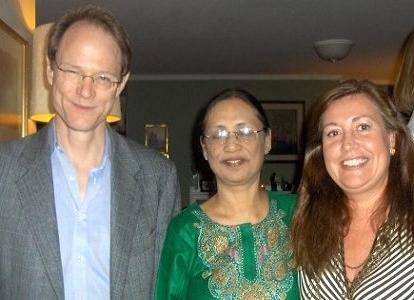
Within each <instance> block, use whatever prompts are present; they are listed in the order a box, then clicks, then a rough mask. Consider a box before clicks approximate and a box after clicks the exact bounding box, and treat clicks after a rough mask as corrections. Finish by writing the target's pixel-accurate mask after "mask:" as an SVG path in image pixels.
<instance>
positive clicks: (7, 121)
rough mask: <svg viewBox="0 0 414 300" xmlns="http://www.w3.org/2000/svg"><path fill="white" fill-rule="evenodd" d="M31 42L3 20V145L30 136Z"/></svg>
mask: <svg viewBox="0 0 414 300" xmlns="http://www.w3.org/2000/svg"><path fill="white" fill-rule="evenodd" d="M28 60H29V48H28V42H27V41H26V40H24V39H23V38H22V37H21V36H20V35H19V34H18V33H17V32H16V31H15V30H14V29H12V28H11V27H10V26H8V25H7V24H6V23H5V22H3V21H2V20H1V19H0V78H1V80H0V142H5V141H9V140H13V139H17V138H20V137H24V136H26V135H27V122H28V120H27V114H28V108H27V105H28Z"/></svg>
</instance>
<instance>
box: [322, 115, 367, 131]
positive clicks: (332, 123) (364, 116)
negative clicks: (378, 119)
mask: <svg viewBox="0 0 414 300" xmlns="http://www.w3.org/2000/svg"><path fill="white" fill-rule="evenodd" d="M362 118H369V119H371V120H374V119H373V117H371V116H369V115H361V116H356V117H354V118H352V123H354V122H357V121H359V120H360V119H362ZM328 126H338V123H336V122H329V123H327V124H325V125H322V128H325V127H328Z"/></svg>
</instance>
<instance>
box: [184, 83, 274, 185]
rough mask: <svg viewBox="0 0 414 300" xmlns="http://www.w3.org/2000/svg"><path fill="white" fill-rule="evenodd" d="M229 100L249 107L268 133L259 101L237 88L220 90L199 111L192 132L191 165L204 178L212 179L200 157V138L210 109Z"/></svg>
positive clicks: (265, 117)
mask: <svg viewBox="0 0 414 300" xmlns="http://www.w3.org/2000/svg"><path fill="white" fill-rule="evenodd" d="M230 99H240V100H242V101H243V102H245V103H247V104H248V105H250V106H251V107H252V108H253V109H254V110H255V111H256V114H257V117H258V119H259V120H260V122H261V123H262V125H263V128H265V131H266V132H268V130H269V129H270V125H269V120H268V119H267V116H266V113H265V111H264V109H263V106H262V104H261V103H260V101H259V100H257V98H256V97H255V96H253V95H252V94H251V93H249V92H247V91H246V90H243V89H239V88H229V89H225V90H222V91H221V92H219V93H218V94H216V95H215V96H213V97H212V98H211V99H210V100H208V102H207V103H206V104H205V105H204V106H203V107H202V108H201V110H200V111H199V113H198V115H197V117H196V122H195V124H194V125H195V126H194V127H193V132H192V149H193V164H194V166H195V167H194V168H195V169H196V170H197V171H200V172H202V173H204V176H205V177H210V178H212V174H211V170H210V168H209V166H208V164H207V163H205V160H204V159H203V156H202V150H201V146H200V137H201V136H202V135H203V134H204V130H205V127H206V121H207V118H208V114H209V112H210V111H211V109H212V108H213V107H214V106H215V105H216V104H217V103H219V102H222V101H226V100H230Z"/></svg>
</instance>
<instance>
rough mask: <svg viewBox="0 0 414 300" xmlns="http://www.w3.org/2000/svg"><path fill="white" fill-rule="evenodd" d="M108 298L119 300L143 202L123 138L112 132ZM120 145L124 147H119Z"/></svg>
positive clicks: (131, 160)
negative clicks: (109, 292) (109, 295)
mask: <svg viewBox="0 0 414 300" xmlns="http://www.w3.org/2000/svg"><path fill="white" fill-rule="evenodd" d="M111 138H112V145H113V146H112V157H113V159H112V174H111V177H112V186H111V188H112V197H111V262H110V273H111V274H110V282H111V284H110V285H111V288H110V290H111V299H121V298H122V295H123V290H124V287H125V280H126V276H127V273H128V262H129V258H130V253H131V246H132V240H133V238H134V234H135V230H136V227H137V222H138V217H139V207H140V205H141V201H142V194H141V193H140V192H139V191H142V190H143V183H142V181H140V180H137V178H138V175H137V174H138V169H139V166H138V165H137V163H136V161H134V160H133V159H132V157H130V156H129V155H130V152H129V151H128V150H129V149H128V147H127V145H126V144H125V142H124V141H123V140H121V139H120V138H119V137H117V136H116V135H114V134H112V135H111ZM122 145H123V146H122Z"/></svg>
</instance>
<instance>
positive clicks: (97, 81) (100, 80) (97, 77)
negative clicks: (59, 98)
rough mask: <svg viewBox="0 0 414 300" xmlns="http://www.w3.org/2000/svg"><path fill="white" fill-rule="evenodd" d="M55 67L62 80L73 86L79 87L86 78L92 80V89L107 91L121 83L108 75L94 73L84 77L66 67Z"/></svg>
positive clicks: (80, 73) (77, 71)
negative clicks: (62, 77)
mask: <svg viewBox="0 0 414 300" xmlns="http://www.w3.org/2000/svg"><path fill="white" fill-rule="evenodd" d="M55 66H56V68H57V69H58V70H59V71H60V72H62V74H63V76H64V80H65V81H67V82H69V83H71V84H73V85H75V86H79V85H80V84H81V83H82V81H83V80H84V79H85V78H87V77H88V78H90V79H92V82H93V85H94V87H95V88H97V89H100V90H109V89H111V88H113V87H114V86H116V85H118V84H120V83H121V81H119V80H117V79H115V78H114V76H112V75H110V74H106V73H96V74H93V75H85V74H83V73H82V72H80V71H79V70H76V69H74V68H70V67H68V66H59V65H58V64H57V63H55Z"/></svg>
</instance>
